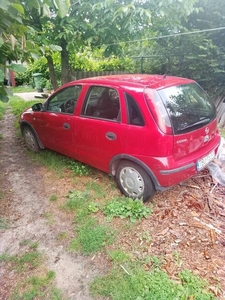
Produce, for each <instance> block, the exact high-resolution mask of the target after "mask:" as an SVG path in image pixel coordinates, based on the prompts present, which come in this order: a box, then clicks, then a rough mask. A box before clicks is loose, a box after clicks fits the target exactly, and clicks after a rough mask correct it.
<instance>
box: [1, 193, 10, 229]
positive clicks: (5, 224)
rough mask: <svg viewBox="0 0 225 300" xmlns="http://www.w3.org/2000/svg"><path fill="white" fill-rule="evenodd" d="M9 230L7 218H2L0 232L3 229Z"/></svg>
mask: <svg viewBox="0 0 225 300" xmlns="http://www.w3.org/2000/svg"><path fill="white" fill-rule="evenodd" d="M0 199H1V193H0ZM7 228H9V224H8V222H7V220H6V219H5V218H1V217H0V230H1V229H7Z"/></svg>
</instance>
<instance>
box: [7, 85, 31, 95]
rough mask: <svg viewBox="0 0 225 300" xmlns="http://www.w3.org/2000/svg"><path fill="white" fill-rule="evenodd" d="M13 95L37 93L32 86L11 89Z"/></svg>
mask: <svg viewBox="0 0 225 300" xmlns="http://www.w3.org/2000/svg"><path fill="white" fill-rule="evenodd" d="M11 90H12V92H13V93H28V92H35V89H34V88H33V87H32V86H16V87H11Z"/></svg>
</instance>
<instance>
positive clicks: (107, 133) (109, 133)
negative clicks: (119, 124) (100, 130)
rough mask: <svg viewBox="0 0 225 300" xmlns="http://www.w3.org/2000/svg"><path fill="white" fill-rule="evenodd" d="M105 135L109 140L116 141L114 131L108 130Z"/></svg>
mask: <svg viewBox="0 0 225 300" xmlns="http://www.w3.org/2000/svg"><path fill="white" fill-rule="evenodd" d="M105 136H106V138H107V140H109V141H115V140H116V138H117V136H116V134H115V133H114V132H110V131H109V132H106V134H105Z"/></svg>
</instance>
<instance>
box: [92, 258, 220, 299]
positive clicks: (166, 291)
mask: <svg viewBox="0 0 225 300" xmlns="http://www.w3.org/2000/svg"><path fill="white" fill-rule="evenodd" d="M179 278H180V281H179V282H174V281H173V280H171V279H170V278H169V276H168V275H167V274H166V273H165V272H164V271H162V270H160V269H157V268H155V269H152V270H150V271H145V270H144V268H143V267H142V266H139V265H138V264H137V263H134V262H130V263H128V262H124V263H123V265H122V264H120V265H115V264H114V267H113V268H112V270H111V271H110V272H109V274H107V275H106V276H103V277H98V278H96V279H95V280H94V281H93V282H92V284H91V286H90V289H91V293H92V295H93V296H99V295H100V296H103V297H110V299H112V300H127V299H136V300H154V299H155V300H156V299H157V300H165V299H167V300H174V299H184V300H185V299H196V300H212V299H216V298H215V297H214V296H213V294H212V293H211V292H210V291H209V290H208V288H207V282H206V281H204V280H202V279H200V278H199V277H197V276H194V275H193V274H192V273H190V272H189V271H186V270H185V271H183V272H181V273H180V274H179Z"/></svg>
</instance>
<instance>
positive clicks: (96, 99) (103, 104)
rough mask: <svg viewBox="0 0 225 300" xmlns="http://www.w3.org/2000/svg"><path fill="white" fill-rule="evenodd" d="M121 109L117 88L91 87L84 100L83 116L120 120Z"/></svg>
mask: <svg viewBox="0 0 225 300" xmlns="http://www.w3.org/2000/svg"><path fill="white" fill-rule="evenodd" d="M119 111H120V101H119V94H118V91H117V90H116V89H112V88H110V87H103V86H92V87H90V89H89V91H88V93H87V96H86V99H85V101H84V106H83V110H82V115H83V116H89V117H94V118H99V119H108V120H118V116H119Z"/></svg>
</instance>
